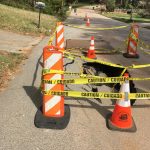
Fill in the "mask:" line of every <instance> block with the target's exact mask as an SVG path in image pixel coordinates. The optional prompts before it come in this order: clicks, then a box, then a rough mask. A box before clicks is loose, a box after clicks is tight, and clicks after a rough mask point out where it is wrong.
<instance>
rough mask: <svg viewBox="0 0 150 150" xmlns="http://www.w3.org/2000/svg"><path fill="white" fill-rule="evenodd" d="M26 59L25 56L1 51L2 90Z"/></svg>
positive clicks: (0, 83) (0, 80)
mask: <svg viewBox="0 0 150 150" xmlns="http://www.w3.org/2000/svg"><path fill="white" fill-rule="evenodd" d="M24 59H26V56H25V55H23V54H16V53H8V52H4V51H0V90H1V89H2V88H3V87H5V86H6V84H7V81H8V80H10V79H11V78H12V77H13V75H14V73H15V72H16V71H17V68H18V66H19V64H20V63H21V62H22V60H24Z"/></svg>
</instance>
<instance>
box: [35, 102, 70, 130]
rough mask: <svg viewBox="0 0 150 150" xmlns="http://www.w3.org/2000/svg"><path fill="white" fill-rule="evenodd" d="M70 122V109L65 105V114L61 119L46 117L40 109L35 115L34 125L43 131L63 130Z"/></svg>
mask: <svg viewBox="0 0 150 150" xmlns="http://www.w3.org/2000/svg"><path fill="white" fill-rule="evenodd" d="M69 120H70V108H69V105H66V104H65V114H64V116H63V117H57V118H56V117H46V116H44V115H43V113H42V108H41V109H39V110H38V111H37V113H36V115H35V119H34V125H35V126H36V127H37V128H44V129H65V128H66V127H67V125H68V123H69Z"/></svg>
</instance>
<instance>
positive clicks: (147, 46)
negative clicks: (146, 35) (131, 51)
mask: <svg viewBox="0 0 150 150" xmlns="http://www.w3.org/2000/svg"><path fill="white" fill-rule="evenodd" d="M139 44H140V46H141V47H143V48H146V49H150V45H148V44H145V43H144V42H143V41H141V40H140V41H139Z"/></svg>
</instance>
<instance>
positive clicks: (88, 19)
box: [86, 18, 90, 27]
mask: <svg viewBox="0 0 150 150" xmlns="http://www.w3.org/2000/svg"><path fill="white" fill-rule="evenodd" d="M86 26H88V27H89V26H90V18H87V22H86Z"/></svg>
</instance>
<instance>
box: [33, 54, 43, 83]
mask: <svg viewBox="0 0 150 150" xmlns="http://www.w3.org/2000/svg"><path fill="white" fill-rule="evenodd" d="M41 58H42V54H41V56H40V57H39V59H38V61H37V64H36V68H35V72H34V76H33V81H32V86H34V83H35V80H36V77H37V71H38V68H39V65H42V64H41V62H40V60H41Z"/></svg>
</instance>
